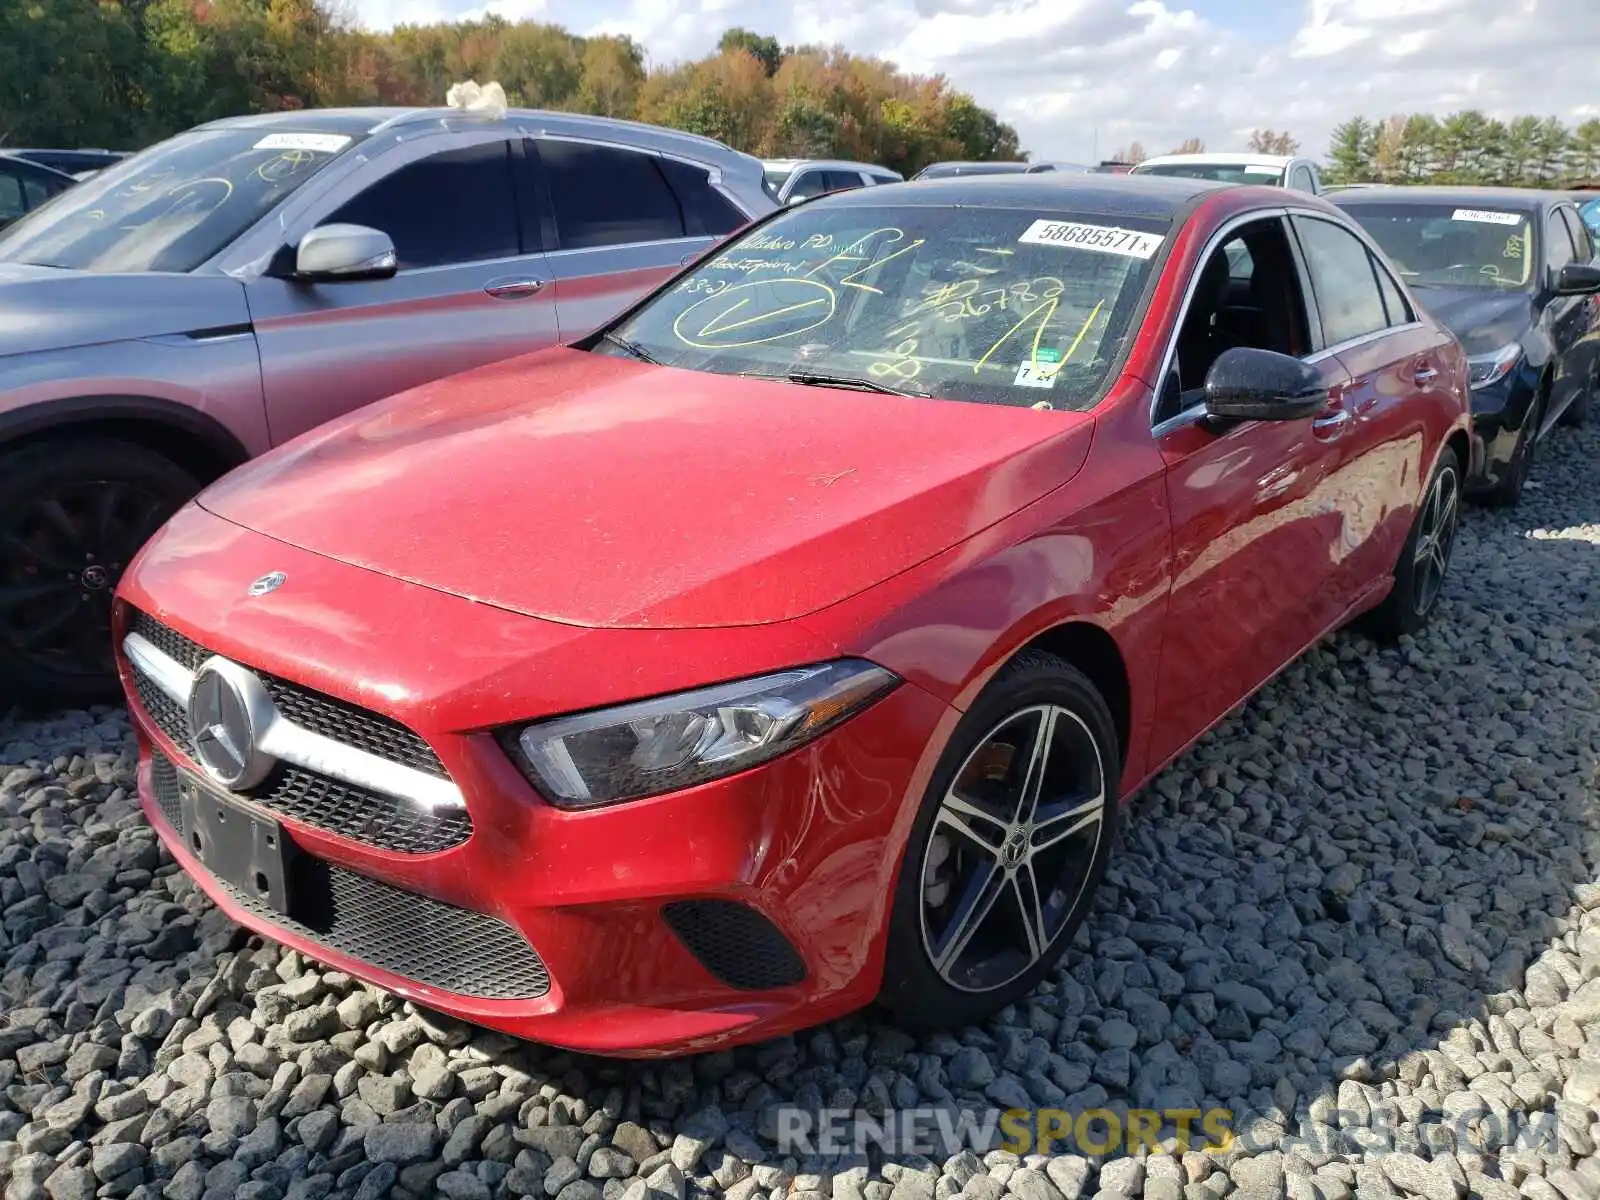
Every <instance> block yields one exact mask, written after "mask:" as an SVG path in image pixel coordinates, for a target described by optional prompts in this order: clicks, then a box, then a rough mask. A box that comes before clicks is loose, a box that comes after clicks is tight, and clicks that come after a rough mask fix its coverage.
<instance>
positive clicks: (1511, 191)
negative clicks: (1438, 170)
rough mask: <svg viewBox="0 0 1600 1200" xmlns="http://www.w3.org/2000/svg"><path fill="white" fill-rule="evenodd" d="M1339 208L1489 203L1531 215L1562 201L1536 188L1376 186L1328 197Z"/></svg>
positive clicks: (1554, 195)
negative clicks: (1382, 205)
mask: <svg viewBox="0 0 1600 1200" xmlns="http://www.w3.org/2000/svg"><path fill="white" fill-rule="evenodd" d="M1330 199H1331V202H1332V203H1334V204H1337V205H1338V206H1339V207H1340V208H1345V207H1355V206H1357V205H1376V204H1384V205H1390V206H1393V205H1412V204H1414V205H1418V206H1424V205H1439V204H1463V205H1467V204H1480V205H1481V204H1492V205H1494V206H1496V207H1498V208H1510V209H1520V210H1522V211H1523V212H1531V211H1533V210H1535V209H1542V208H1544V207H1546V206H1548V205H1551V204H1559V203H1561V201H1562V200H1563V199H1564V197H1563V195H1562V194H1561V193H1559V192H1546V191H1541V190H1539V189H1538V188H1505V187H1466V186H1462V187H1452V186H1448V185H1433V186H1428V187H1376V188H1357V189H1355V190H1354V191H1349V192H1338V193H1336V194H1335V195H1334V196H1333V197H1330Z"/></svg>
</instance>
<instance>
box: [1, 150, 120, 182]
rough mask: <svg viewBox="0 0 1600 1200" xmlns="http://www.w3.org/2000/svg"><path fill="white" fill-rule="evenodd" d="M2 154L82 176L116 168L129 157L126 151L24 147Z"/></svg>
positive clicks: (64, 172) (64, 173)
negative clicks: (91, 172)
mask: <svg viewBox="0 0 1600 1200" xmlns="http://www.w3.org/2000/svg"><path fill="white" fill-rule="evenodd" d="M0 153H5V154H8V155H10V156H11V157H12V158H25V159H27V160H28V161H29V162H36V163H38V164H39V165H40V166H41V167H49V168H50V169H51V170H52V171H60V172H61V173H62V174H63V175H80V174H82V173H84V172H85V171H104V170H105V169H106V168H107V167H114V166H116V165H117V164H118V163H119V162H121V161H122V160H123V159H125V158H127V157H128V151H126V150H41V149H35V148H33V147H23V148H22V149H20V150H4V151H0Z"/></svg>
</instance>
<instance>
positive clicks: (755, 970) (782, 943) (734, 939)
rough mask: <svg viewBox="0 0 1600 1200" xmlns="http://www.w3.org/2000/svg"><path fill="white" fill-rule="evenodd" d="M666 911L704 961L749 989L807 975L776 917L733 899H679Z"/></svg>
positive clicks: (732, 983) (727, 980)
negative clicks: (767, 916)
mask: <svg viewBox="0 0 1600 1200" xmlns="http://www.w3.org/2000/svg"><path fill="white" fill-rule="evenodd" d="M661 916H662V918H663V919H665V921H666V922H667V924H668V925H669V926H670V927H671V929H672V932H673V933H675V934H677V935H678V938H679V940H680V941H682V942H683V944H684V945H685V946H687V947H688V948H689V953H691V954H693V955H694V956H695V957H696V958H698V959H699V960H700V963H701V965H702V966H704V967H705V969H706V970H708V971H710V972H711V973H712V974H713V975H715V976H716V977H717V978H718V979H720V980H721V981H722V982H723V983H725V984H727V985H728V986H729V987H733V988H739V989H741V990H744V991H759V990H762V989H764V988H777V987H788V986H790V985H791V984H796V983H799V982H800V981H801V980H802V979H804V978H805V977H806V968H805V963H803V962H802V961H801V960H800V955H799V954H798V953H797V952H796V951H795V948H794V947H793V946H791V945H790V944H789V939H788V938H786V937H784V936H783V934H782V933H781V932H780V931H779V930H778V928H777V926H775V925H774V924H773V923H772V922H771V921H769V920H767V919H766V917H764V916H762V915H761V914H760V913H759V912H757V911H756V910H755V909H753V908H750V907H749V906H748V905H744V904H739V903H736V902H735V901H732V900H675V901H673V902H672V903H671V904H668V905H665V906H664V907H663V908H662V910H661Z"/></svg>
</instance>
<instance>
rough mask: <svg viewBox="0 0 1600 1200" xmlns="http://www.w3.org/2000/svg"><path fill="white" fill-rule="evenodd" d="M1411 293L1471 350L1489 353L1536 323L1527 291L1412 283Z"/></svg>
mask: <svg viewBox="0 0 1600 1200" xmlns="http://www.w3.org/2000/svg"><path fill="white" fill-rule="evenodd" d="M1411 291H1412V294H1413V295H1415V296H1416V298H1417V300H1418V301H1419V302H1420V303H1421V304H1422V307H1423V308H1425V309H1427V310H1428V312H1429V313H1431V314H1432V315H1433V317H1434V319H1435V320H1437V321H1439V322H1441V323H1442V324H1443V325H1444V326H1445V327H1446V328H1447V329H1449V330H1450V332H1451V333H1453V334H1455V335H1456V337H1457V339H1458V340H1459V341H1460V342H1461V345H1462V346H1463V347H1464V348H1465V349H1466V352H1467V353H1468V354H1487V353H1490V352H1492V351H1495V350H1498V349H1500V347H1501V346H1504V345H1507V344H1508V343H1510V342H1514V341H1517V340H1518V339H1519V338H1521V337H1522V335H1523V334H1524V333H1525V332H1527V329H1528V327H1529V326H1530V325H1531V324H1533V298H1532V297H1531V296H1529V295H1528V294H1527V293H1526V292H1496V291H1491V290H1490V289H1488V288H1450V287H1413V288H1412V289H1411Z"/></svg>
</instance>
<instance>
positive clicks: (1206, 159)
mask: <svg viewBox="0 0 1600 1200" xmlns="http://www.w3.org/2000/svg"><path fill="white" fill-rule="evenodd" d="M1296 157H1298V156H1296V155H1291V154H1223V153H1211V152H1209V151H1208V152H1206V153H1204V154H1156V155H1152V156H1151V157H1150V158H1147V159H1145V160H1144V161H1143V162H1141V163H1139V164H1138V166H1136V167H1135V168H1134V170H1138V169H1139V167H1149V166H1158V167H1164V166H1166V165H1167V164H1169V163H1193V164H1195V166H1198V167H1207V166H1223V165H1226V164H1228V163H1241V164H1243V165H1244V166H1247V167H1286V166H1288V165H1289V164H1290V163H1292V162H1293V161H1294V160H1295V158H1296Z"/></svg>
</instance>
